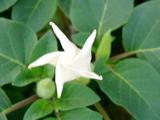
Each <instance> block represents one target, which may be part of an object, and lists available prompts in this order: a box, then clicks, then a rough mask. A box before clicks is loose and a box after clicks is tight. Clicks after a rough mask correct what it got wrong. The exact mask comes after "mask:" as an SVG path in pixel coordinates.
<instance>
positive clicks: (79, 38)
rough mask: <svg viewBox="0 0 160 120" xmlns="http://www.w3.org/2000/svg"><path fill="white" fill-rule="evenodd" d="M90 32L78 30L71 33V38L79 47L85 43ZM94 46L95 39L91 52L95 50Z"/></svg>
mask: <svg viewBox="0 0 160 120" xmlns="http://www.w3.org/2000/svg"><path fill="white" fill-rule="evenodd" d="M90 34H91V33H89V32H79V33H76V34H73V35H72V40H73V42H74V43H75V44H77V45H78V46H79V47H83V45H84V44H85V42H86V40H87V38H88V37H89V35H90ZM96 48H97V47H96V41H95V43H94V44H93V47H92V50H93V52H95V51H96Z"/></svg>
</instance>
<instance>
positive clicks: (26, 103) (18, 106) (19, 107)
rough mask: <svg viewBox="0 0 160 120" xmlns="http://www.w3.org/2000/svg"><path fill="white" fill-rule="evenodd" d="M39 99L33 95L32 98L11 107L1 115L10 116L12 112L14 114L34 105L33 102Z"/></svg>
mask: <svg viewBox="0 0 160 120" xmlns="http://www.w3.org/2000/svg"><path fill="white" fill-rule="evenodd" d="M37 98H38V97H37V96H36V95H32V96H31V97H29V98H27V99H25V100H22V101H20V102H18V103H16V104H14V105H12V106H11V107H9V108H7V109H5V110H4V111H3V112H2V113H0V114H9V113H11V112H14V111H16V110H18V109H21V108H23V107H25V106H26V105H28V104H30V103H32V102H33V101H35V100H36V99H37Z"/></svg>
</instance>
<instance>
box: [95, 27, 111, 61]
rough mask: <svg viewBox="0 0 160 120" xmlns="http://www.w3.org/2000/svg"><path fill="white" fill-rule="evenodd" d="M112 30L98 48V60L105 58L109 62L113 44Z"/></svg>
mask: <svg viewBox="0 0 160 120" xmlns="http://www.w3.org/2000/svg"><path fill="white" fill-rule="evenodd" d="M112 39H113V38H112V36H111V30H108V31H107V32H106V33H105V34H104V35H103V37H102V40H101V42H100V44H99V46H98V49H97V52H96V58H105V60H108V58H109V56H110V53H111V43H112Z"/></svg>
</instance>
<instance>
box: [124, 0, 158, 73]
mask: <svg viewBox="0 0 160 120" xmlns="http://www.w3.org/2000/svg"><path fill="white" fill-rule="evenodd" d="M159 33H160V1H159V0H153V1H149V2H145V3H143V4H141V5H139V6H137V7H136V8H135V10H134V12H133V14H132V16H131V18H130V20H129V22H128V24H127V25H126V26H125V27H124V29H123V38H124V40H123V44H124V47H125V50H126V51H127V52H133V53H137V54H138V55H139V57H141V58H145V59H147V60H148V61H149V62H150V63H151V64H153V66H154V67H155V68H156V69H157V70H158V71H159V72H160V34H159ZM139 53H140V54H139Z"/></svg>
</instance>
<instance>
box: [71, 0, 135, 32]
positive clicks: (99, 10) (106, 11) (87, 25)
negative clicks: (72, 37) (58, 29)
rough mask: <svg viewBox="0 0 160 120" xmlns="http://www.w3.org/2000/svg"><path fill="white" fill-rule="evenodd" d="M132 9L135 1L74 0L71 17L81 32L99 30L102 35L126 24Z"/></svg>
mask: <svg viewBox="0 0 160 120" xmlns="http://www.w3.org/2000/svg"><path fill="white" fill-rule="evenodd" d="M132 8H133V0H121V1H120V2H117V0H73V1H72V5H71V13H70V17H71V21H72V23H73V25H74V26H75V28H76V29H78V30H79V31H83V32H90V31H92V30H93V29H97V30H98V35H101V34H102V33H104V32H106V31H108V30H109V29H112V30H115V29H117V28H118V27H120V26H121V25H123V24H124V23H126V22H127V20H128V17H129V15H130V13H131V11H132Z"/></svg>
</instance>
